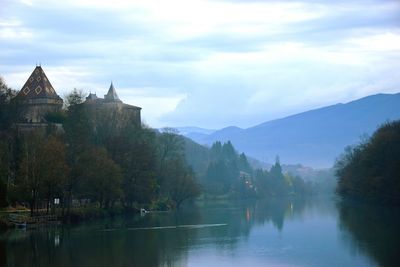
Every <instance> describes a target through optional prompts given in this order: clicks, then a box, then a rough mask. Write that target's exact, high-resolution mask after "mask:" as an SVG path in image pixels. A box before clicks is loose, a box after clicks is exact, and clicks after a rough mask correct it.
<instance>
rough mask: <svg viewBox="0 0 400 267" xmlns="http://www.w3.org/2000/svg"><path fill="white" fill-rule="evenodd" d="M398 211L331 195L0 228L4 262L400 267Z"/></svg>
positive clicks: (202, 205) (0, 256) (0, 252)
mask: <svg viewBox="0 0 400 267" xmlns="http://www.w3.org/2000/svg"><path fill="white" fill-rule="evenodd" d="M399 217H400V212H399V209H398V208H382V207H374V206H368V205H359V204H355V203H343V202H338V201H335V200H332V199H325V200H321V199H269V200H258V201H235V202H207V203H198V204H197V205H195V206H190V207H186V209H184V210H183V211H180V212H176V213H172V212H171V213H152V214H146V215H145V216H143V217H141V216H131V217H125V218H116V219H114V220H103V221H97V222H91V223H85V224H81V225H76V226H71V227H61V226H59V227H53V228H47V229H36V230H28V231H24V230H12V231H8V232H5V233H1V234H0V266H13V267H14V266H16V267H19V266H46V267H47V266H59V267H61V266H96V267H97V266H218V267H221V266H400V232H399V229H400V227H399V226H400V219H399Z"/></svg>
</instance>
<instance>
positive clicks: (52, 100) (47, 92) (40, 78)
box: [15, 66, 63, 124]
mask: <svg viewBox="0 0 400 267" xmlns="http://www.w3.org/2000/svg"><path fill="white" fill-rule="evenodd" d="M15 101H16V102H17V104H18V113H19V123H27V124H43V123H47V120H46V115H47V114H49V113H56V112H59V111H61V108H62V106H63V100H62V99H61V97H59V96H58V95H57V93H56V91H55V90H54V88H53V86H52V85H51V83H50V81H49V79H48V78H47V76H46V74H45V73H44V71H43V69H42V67H41V66H36V68H35V69H34V70H33V72H32V74H31V75H30V76H29V78H28V80H27V81H26V82H25V84H24V86H23V87H22V89H21V90H20V91H19V93H18V94H17V96H16V97H15Z"/></svg>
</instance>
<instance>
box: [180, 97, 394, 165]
mask: <svg viewBox="0 0 400 267" xmlns="http://www.w3.org/2000/svg"><path fill="white" fill-rule="evenodd" d="M399 118H400V93H397V94H377V95H371V96H368V97H364V98H361V99H358V100H355V101H352V102H349V103H346V104H336V105H332V106H328V107H324V108H319V109H315V110H310V111H307V112H303V113H299V114H296V115H292V116H289V117H285V118H282V119H277V120H273V121H268V122H265V123H262V124H259V125H256V126H254V127H250V128H247V129H240V128H238V127H227V128H224V129H221V130H218V131H215V132H212V133H210V134H207V133H205V132H202V133H201V134H200V135H196V134H194V133H193V132H192V133H191V134H189V135H186V136H188V137H190V138H192V139H193V140H195V141H196V142H198V143H200V144H207V145H210V144H212V143H213V142H215V141H228V140H230V141H231V142H232V143H233V145H234V146H235V148H236V149H238V150H239V151H243V152H245V153H246V154H247V155H249V156H252V157H255V158H258V159H260V160H262V161H268V162H270V163H271V162H273V161H274V159H275V156H276V155H279V156H280V158H281V160H282V162H284V163H290V164H296V163H301V164H303V165H307V166H313V167H330V166H332V165H333V162H334V160H335V158H336V157H337V156H338V155H339V154H340V153H342V152H343V149H344V147H345V146H347V145H349V144H355V143H358V142H359V140H360V137H361V136H362V135H365V134H368V135H370V134H371V133H372V132H374V131H375V130H376V129H377V127H378V126H379V125H380V124H382V123H383V122H385V121H387V120H394V119H399Z"/></svg>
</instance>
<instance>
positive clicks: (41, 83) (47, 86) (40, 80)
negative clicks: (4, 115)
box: [17, 66, 61, 100]
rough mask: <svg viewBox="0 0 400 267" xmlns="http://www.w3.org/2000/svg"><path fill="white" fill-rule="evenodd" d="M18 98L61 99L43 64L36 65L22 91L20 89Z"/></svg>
mask: <svg viewBox="0 0 400 267" xmlns="http://www.w3.org/2000/svg"><path fill="white" fill-rule="evenodd" d="M17 98H18V99H21V100H23V99H35V98H56V99H61V98H60V97H59V96H58V95H57V93H56V91H55V90H54V88H53V86H52V85H51V83H50V81H49V79H48V78H47V76H46V74H45V73H44V71H43V69H42V67H41V66H36V68H35V69H34V70H33V72H32V74H31V76H29V78H28V80H27V81H26V83H25V84H24V86H23V87H22V89H21V91H19V93H18V95H17Z"/></svg>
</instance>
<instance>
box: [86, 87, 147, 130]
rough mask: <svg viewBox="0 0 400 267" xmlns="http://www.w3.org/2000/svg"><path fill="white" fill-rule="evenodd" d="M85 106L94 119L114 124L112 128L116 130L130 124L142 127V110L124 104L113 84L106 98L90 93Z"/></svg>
mask: <svg viewBox="0 0 400 267" xmlns="http://www.w3.org/2000/svg"><path fill="white" fill-rule="evenodd" d="M83 105H85V107H87V109H88V112H90V113H91V118H92V119H94V120H100V119H101V120H103V121H109V122H113V123H114V124H113V126H112V127H114V128H121V127H123V126H125V125H127V124H129V123H132V124H135V125H137V126H140V125H141V118H140V111H141V109H142V108H140V107H137V106H133V105H128V104H125V103H124V102H122V101H121V100H120V99H119V97H118V95H117V91H116V90H115V87H114V84H113V83H112V82H111V85H110V88H109V89H108V92H107V94H105V95H104V98H99V97H97V95H96V94H93V93H90V94H89V95H88V96H87V97H86V101H85V102H83Z"/></svg>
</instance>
